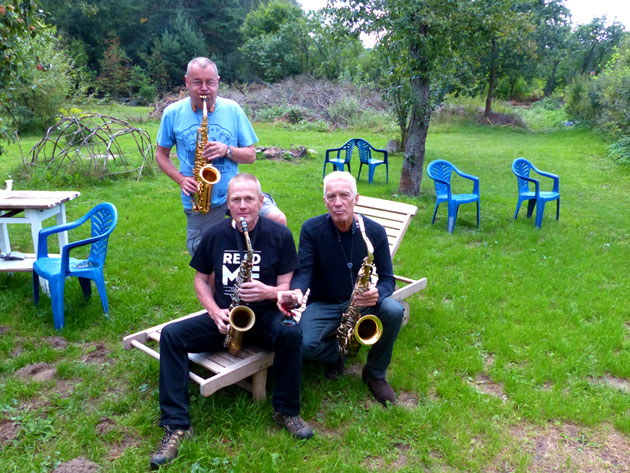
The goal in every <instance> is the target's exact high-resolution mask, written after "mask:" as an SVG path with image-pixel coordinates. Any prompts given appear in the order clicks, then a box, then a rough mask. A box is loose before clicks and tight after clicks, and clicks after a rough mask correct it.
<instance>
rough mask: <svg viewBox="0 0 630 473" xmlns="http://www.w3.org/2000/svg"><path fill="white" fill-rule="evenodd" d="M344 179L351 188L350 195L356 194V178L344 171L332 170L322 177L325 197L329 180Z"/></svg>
mask: <svg viewBox="0 0 630 473" xmlns="http://www.w3.org/2000/svg"><path fill="white" fill-rule="evenodd" d="M337 180H341V181H346V182H347V183H348V184H350V187H351V188H352V197H354V196H356V195H357V180H356V179H355V178H354V176H353V175H352V174H350V173H349V172H346V171H333V172H331V173H330V174H328V176H326V177H325V178H324V197H326V187H327V186H328V183H329V182H330V181H337Z"/></svg>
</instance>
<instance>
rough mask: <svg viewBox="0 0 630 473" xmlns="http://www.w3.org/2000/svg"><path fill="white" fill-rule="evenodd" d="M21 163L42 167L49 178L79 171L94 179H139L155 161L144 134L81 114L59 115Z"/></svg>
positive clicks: (117, 121) (123, 123) (107, 119)
mask: <svg viewBox="0 0 630 473" xmlns="http://www.w3.org/2000/svg"><path fill="white" fill-rule="evenodd" d="M123 147H124V149H125V150H123ZM134 147H135V150H136V151H137V152H135V151H132V150H133V149H134ZM24 164H25V166H29V167H31V168H44V169H46V170H47V171H49V172H50V174H51V175H52V176H53V177H54V176H57V175H58V174H59V173H60V172H62V173H64V174H72V173H74V172H81V174H83V175H85V176H86V177H91V178H97V179H98V178H102V177H106V176H113V175H117V174H132V173H136V174H137V178H138V179H140V178H141V177H142V175H143V173H144V172H146V171H147V170H151V171H152V170H154V169H155V158H154V154H153V145H152V143H151V138H150V137H149V135H148V133H147V132H146V131H144V130H142V129H141V128H137V127H135V126H133V125H131V124H130V123H129V122H127V121H125V120H122V119H120V118H115V117H109V116H106V115H101V114H98V113H83V114H81V115H78V116H68V117H67V116H63V115H62V116H60V117H59V121H58V122H57V123H56V124H55V125H53V126H51V127H50V128H49V129H48V131H47V132H46V135H45V136H44V137H43V138H42V139H41V140H40V141H39V142H38V143H37V144H36V145H35V146H33V148H31V150H30V151H29V154H28V156H27V158H26V160H25V162H24Z"/></svg>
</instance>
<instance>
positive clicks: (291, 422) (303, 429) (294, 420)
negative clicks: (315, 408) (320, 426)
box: [273, 412, 313, 440]
mask: <svg viewBox="0 0 630 473" xmlns="http://www.w3.org/2000/svg"><path fill="white" fill-rule="evenodd" d="M273 420H274V421H275V422H276V424H278V425H279V426H281V427H284V428H285V429H287V430H288V431H289V432H291V433H292V434H293V436H294V437H295V438H298V439H303V440H306V439H310V438H311V437H312V436H313V429H311V426H310V425H308V423H307V422H306V421H305V420H303V419H302V418H301V417H300V416H299V415H297V416H287V415H284V414H281V413H279V412H274V413H273Z"/></svg>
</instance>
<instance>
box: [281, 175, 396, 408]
mask: <svg viewBox="0 0 630 473" xmlns="http://www.w3.org/2000/svg"><path fill="white" fill-rule="evenodd" d="M358 197H359V195H358V193H357V185H356V181H355V179H354V177H352V175H351V174H350V173H347V172H340V171H335V172H332V173H331V174H329V175H328V176H326V178H325V179H324V203H325V204H326V207H327V209H328V213H327V214H324V215H320V216H318V217H314V218H311V219H309V220H307V221H306V222H304V225H302V230H301V232H300V242H299V248H298V249H299V251H298V261H299V267H298V270H297V271H296V273H295V275H294V277H293V279H292V281H291V288H292V290H291V291H284V292H282V293H280V294H279V295H278V307H282V306H290V305H291V303H295V304H301V303H302V298H303V294H304V293H305V291H306V289H307V288H310V294H309V296H308V301H307V307H306V310H305V311H304V313H303V314H302V318H301V319H300V325H301V326H302V333H303V339H302V340H303V341H302V357H303V359H305V360H317V361H324V362H326V363H327V366H326V372H325V377H326V378H327V379H333V378H336V377H337V376H340V375H342V374H343V372H344V357H343V356H342V355H341V354H340V350H339V342H338V337H336V336H335V335H336V332H337V330H338V328H339V327H340V324H341V321H342V314H343V315H345V314H346V313H347V312H348V311H352V310H354V307H358V308H359V310H360V312H361V314H367V313H369V314H373V315H375V316H376V317H377V318H378V319H379V320H380V322H381V324H382V327H381V329H382V334H380V338H379V339H378V341H377V342H376V343H374V344H373V345H372V346H371V348H370V351H369V353H368V356H367V363H366V365H365V367H364V368H363V373H362V377H363V380H364V381H365V383H366V384H367V385H368V387H369V388H370V391H371V392H372V394H373V395H374V397H375V398H376V399H377V400H378V401H379V402H380V403H382V404H383V405H385V406H387V403H388V402H389V403H395V402H396V394H395V392H394V390H393V389H392V388H391V386H390V385H389V384H388V383H387V381H386V374H387V368H388V366H389V364H390V361H391V358H392V352H393V348H394V342H395V341H396V337H397V336H398V332H399V331H400V327H401V325H402V320H403V307H402V306H401V305H400V303H398V302H397V301H395V300H394V299H392V298H391V297H390V296H391V294H392V293H393V291H394V286H395V280H394V275H393V270H392V260H391V255H390V252H389V245H388V242H387V235H386V233H385V229H384V228H383V227H382V226H381V225H380V224H378V223H377V222H375V221H373V220H371V219H369V218H365V217H360V216H358V215H355V213H354V207H355V205H356V203H357V200H358ZM361 219H362V220H363V224H364V231H363V229H362V228H361V227H360V225H359V224H360V223H361V222H360V220H361ZM364 237H367V238H368V239H369V242H370V243H371V245H372V246H373V257H374V260H373V261H374V265H375V267H376V273H377V274H378V281H377V282H376V284H374V283H369V284H366V287H361V288H360V289H361V290H358V291H355V290H354V289H355V286H357V275H358V274H359V272H360V270H361V269H362V268H364V267H365V265H366V259H368V258H366V257H367V256H368V253H369V251H368V245H367V244H366V243H367V242H366V241H365V238H364ZM369 259H371V258H369ZM353 294H354V297H353V300H352V301H351V300H350V299H351V297H352V295H353Z"/></svg>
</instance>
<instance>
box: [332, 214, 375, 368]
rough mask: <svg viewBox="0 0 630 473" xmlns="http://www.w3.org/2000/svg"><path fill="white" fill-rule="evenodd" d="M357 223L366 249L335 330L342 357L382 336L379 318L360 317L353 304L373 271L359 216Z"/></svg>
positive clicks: (370, 250) (366, 239)
mask: <svg viewBox="0 0 630 473" xmlns="http://www.w3.org/2000/svg"><path fill="white" fill-rule="evenodd" d="M357 223H358V225H359V229H360V230H361V236H362V237H363V241H365V246H366V247H367V256H366V257H365V258H363V263H362V264H361V269H359V273H358V275H357V282H356V284H355V286H354V290H353V291H352V296H351V297H350V305H349V306H348V310H347V311H346V312H344V314H343V315H342V316H341V324H340V325H339V327H338V328H337V340H338V342H339V353H340V354H341V355H343V356H356V354H357V353H359V349H360V348H361V345H374V344H375V343H376V342H378V340H379V339H380V338H381V335H383V324H382V323H381V321H380V320H379V318H378V317H377V316H375V315H372V314H368V315H364V316H363V317H361V309H360V308H359V307H358V306H357V305H356V303H355V302H354V298H355V296H357V295H358V294H361V293H362V292H365V291H366V290H367V289H368V288H369V286H370V279H371V277H372V272H373V270H374V265H373V264H372V262H373V261H374V247H373V246H372V243H371V242H370V239H369V238H368V237H367V235H366V234H365V225H364V223H363V217H362V216H361V215H358V216H357Z"/></svg>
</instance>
